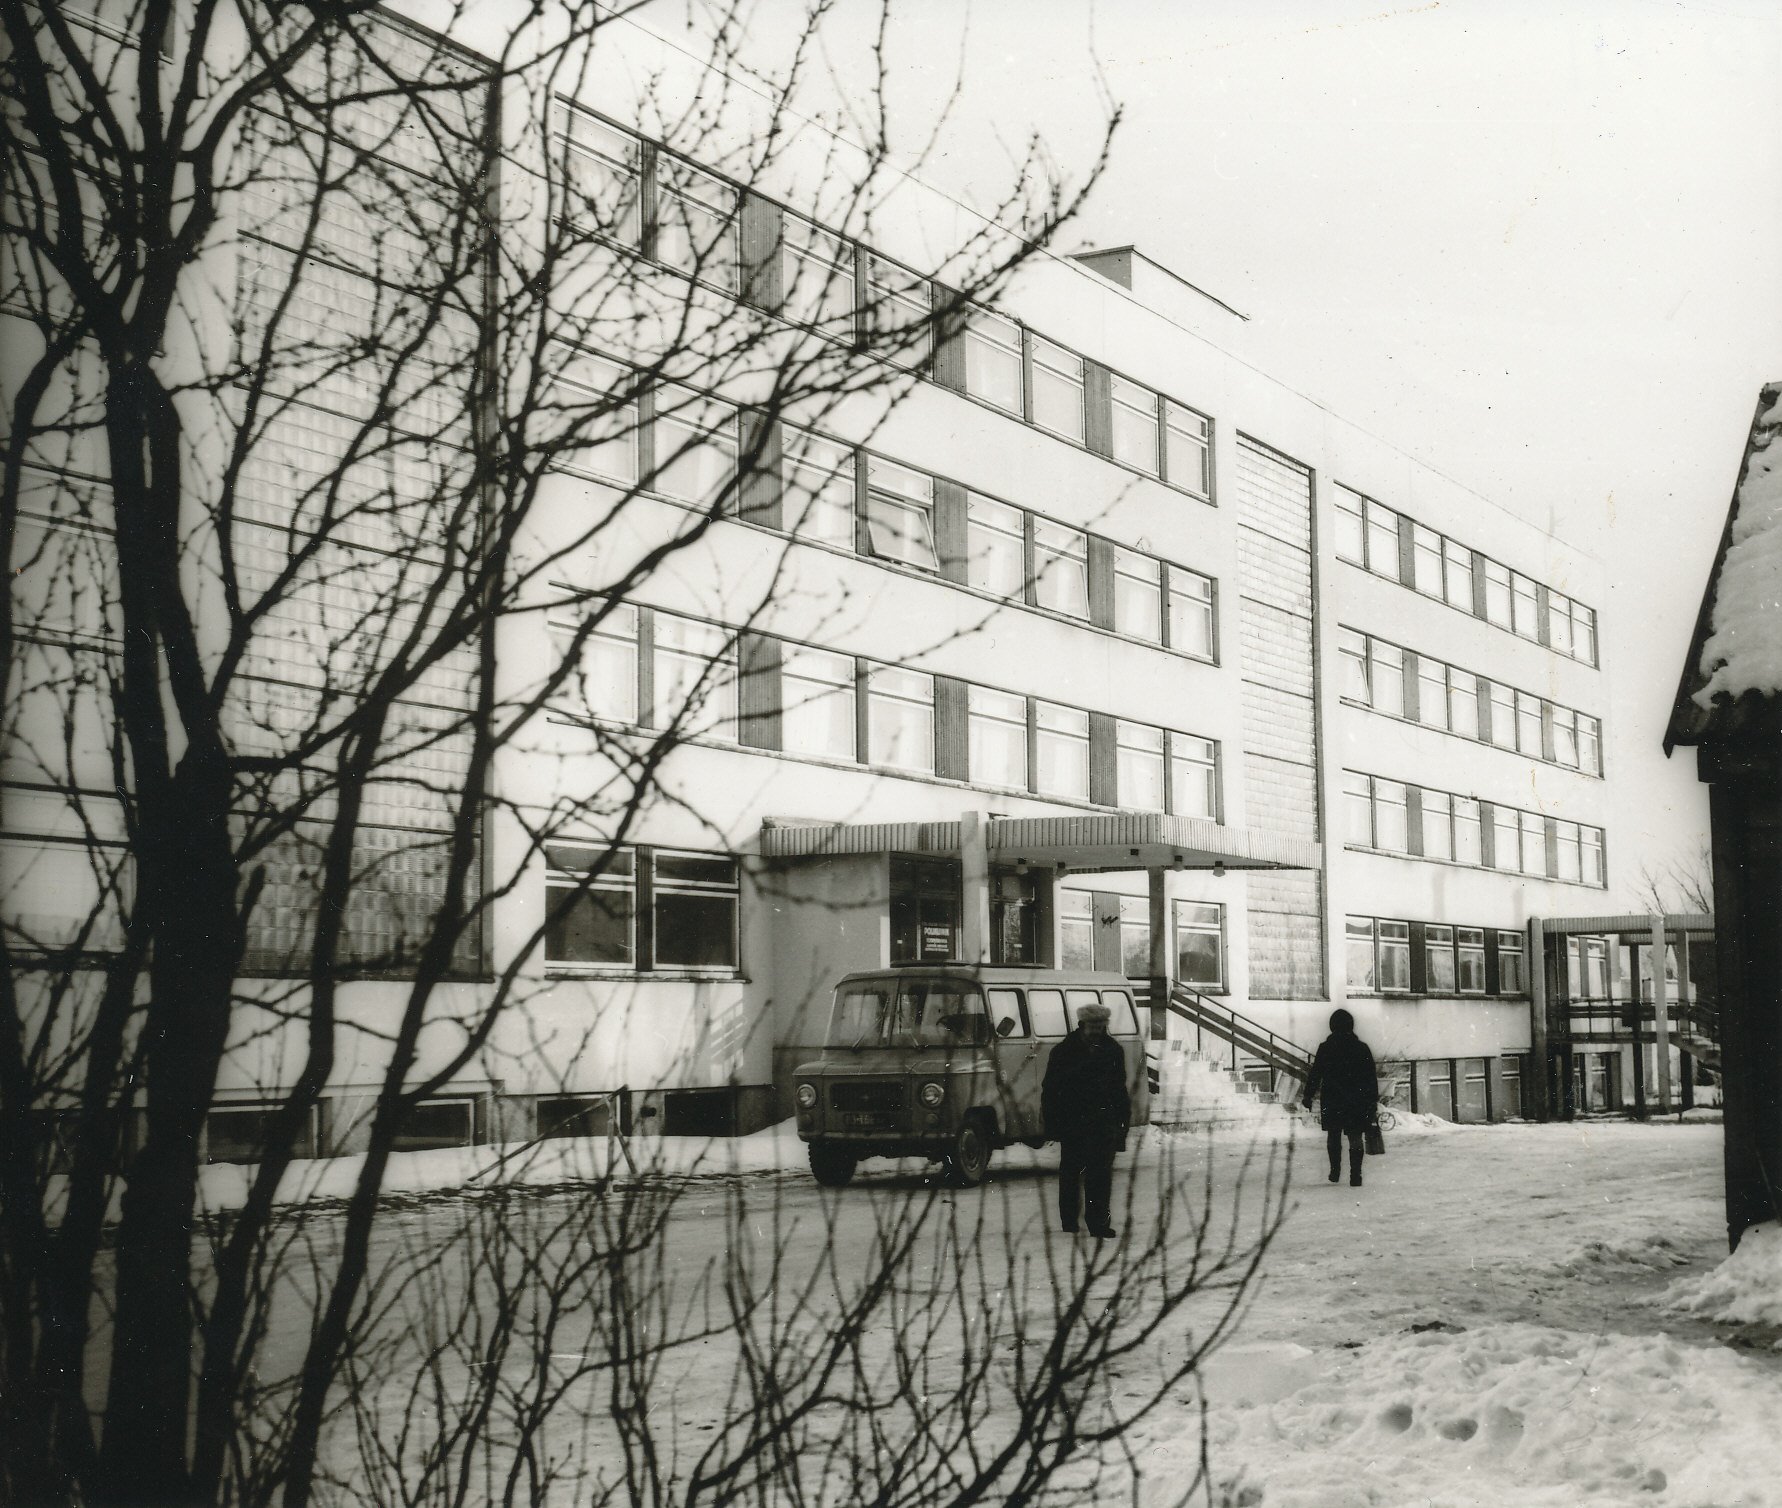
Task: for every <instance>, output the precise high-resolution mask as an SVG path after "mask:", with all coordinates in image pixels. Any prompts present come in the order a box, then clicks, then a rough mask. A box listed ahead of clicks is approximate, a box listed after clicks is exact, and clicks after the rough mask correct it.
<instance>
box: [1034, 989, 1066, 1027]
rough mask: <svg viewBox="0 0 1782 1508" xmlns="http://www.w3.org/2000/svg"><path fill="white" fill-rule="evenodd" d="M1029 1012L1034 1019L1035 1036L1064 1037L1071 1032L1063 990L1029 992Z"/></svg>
mask: <svg viewBox="0 0 1782 1508" xmlns="http://www.w3.org/2000/svg"><path fill="white" fill-rule="evenodd" d="M1027 1010H1028V1012H1029V1014H1030V1015H1031V1016H1032V1017H1033V1031H1034V1035H1035V1036H1038V1037H1062V1036H1063V1035H1064V1034H1065V1033H1066V1032H1067V1031H1069V1030H1070V1024H1069V1023H1068V1022H1067V1021H1066V1020H1065V1018H1064V992H1063V991H1062V990H1029V991H1028V992H1027Z"/></svg>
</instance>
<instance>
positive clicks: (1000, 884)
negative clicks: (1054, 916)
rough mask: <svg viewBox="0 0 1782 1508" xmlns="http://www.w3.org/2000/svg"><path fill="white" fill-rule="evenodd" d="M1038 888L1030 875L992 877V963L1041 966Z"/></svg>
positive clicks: (1003, 873) (1008, 873) (999, 873)
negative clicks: (1039, 964)
mask: <svg viewBox="0 0 1782 1508" xmlns="http://www.w3.org/2000/svg"><path fill="white" fill-rule="evenodd" d="M1038 917H1039V886H1038V883H1037V882H1036V881H1035V879H1034V877H1033V876H1032V875H1031V874H1017V873H1016V872H1015V871H1014V870H1012V869H995V870H992V871H991V873H990V961H991V962H992V963H1017V964H1037V963H1038V962H1039V926H1038Z"/></svg>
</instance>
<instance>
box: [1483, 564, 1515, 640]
mask: <svg viewBox="0 0 1782 1508" xmlns="http://www.w3.org/2000/svg"><path fill="white" fill-rule="evenodd" d="M1485 619H1486V621H1487V622H1488V623H1495V624H1496V625H1497V626H1498V627H1499V628H1508V627H1509V626H1510V570H1509V567H1508V566H1500V565H1499V564H1498V563H1497V562H1496V561H1495V560H1488V561H1486V562H1485Z"/></svg>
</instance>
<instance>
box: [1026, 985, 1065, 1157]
mask: <svg viewBox="0 0 1782 1508" xmlns="http://www.w3.org/2000/svg"><path fill="white" fill-rule="evenodd" d="M1026 1005H1027V1029H1028V1031H1029V1032H1031V1033H1032V1036H1031V1037H1030V1038H1029V1039H1028V1043H1027V1048H1026V1051H1025V1053H1024V1054H1023V1055H1022V1057H1021V1058H1020V1060H1019V1061H1020V1063H1021V1068H1020V1072H1019V1074H1018V1076H1015V1077H1013V1078H1012V1079H1011V1085H1012V1086H1013V1087H1014V1089H1015V1090H1016V1092H1015V1093H1013V1094H1012V1095H1011V1099H1012V1100H1013V1101H1014V1103H1016V1104H1018V1105H1019V1106H1020V1116H1021V1124H1022V1126H1023V1127H1024V1128H1025V1129H1023V1130H1022V1131H1020V1132H1019V1133H1014V1134H1018V1135H1021V1136H1026V1137H1029V1138H1033V1137H1041V1136H1044V1135H1045V1134H1046V1118H1045V1115H1044V1113H1043V1112H1042V1111H1041V1109H1040V1091H1041V1090H1042V1089H1044V1087H1045V1083H1046V1065H1047V1064H1048V1063H1049V1062H1051V1059H1052V1049H1053V1048H1054V1047H1056V1046H1057V1045H1058V1044H1059V1043H1060V1042H1061V1041H1063V1040H1064V1035H1065V1033H1066V1032H1068V1031H1069V1030H1070V1022H1069V1019H1068V1018H1067V1017H1066V1015H1065V1013H1064V991H1063V990H1058V989H1045V988H1041V989H1032V988H1030V989H1028V990H1027V992H1026Z"/></svg>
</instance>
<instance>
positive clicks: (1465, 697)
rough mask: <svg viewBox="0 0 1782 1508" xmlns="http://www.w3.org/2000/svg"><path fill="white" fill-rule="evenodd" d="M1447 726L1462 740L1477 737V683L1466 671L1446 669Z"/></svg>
mask: <svg viewBox="0 0 1782 1508" xmlns="http://www.w3.org/2000/svg"><path fill="white" fill-rule="evenodd" d="M1448 726H1449V727H1450V728H1452V729H1453V730H1454V731H1455V732H1456V733H1458V734H1460V735H1461V736H1462V737H1463V738H1477V737H1478V736H1479V682H1478V680H1477V679H1476V678H1475V677H1474V676H1473V675H1472V674H1471V673H1470V672H1468V671H1465V670H1455V669H1454V668H1453V667H1452V666H1450V667H1449V669H1448Z"/></svg>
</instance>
